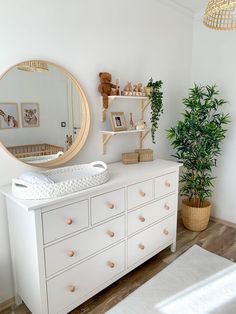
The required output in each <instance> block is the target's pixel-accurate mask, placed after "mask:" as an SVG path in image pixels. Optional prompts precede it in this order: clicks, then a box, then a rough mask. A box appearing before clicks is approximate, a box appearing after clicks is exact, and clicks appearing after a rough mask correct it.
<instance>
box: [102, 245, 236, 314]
mask: <svg viewBox="0 0 236 314" xmlns="http://www.w3.org/2000/svg"><path fill="white" fill-rule="evenodd" d="M108 313H109V314H149V313H156V314H236V264H234V263H233V262H231V261H229V260H227V259H225V258H222V257H220V256H218V255H216V254H213V253H210V252H208V251H206V250H204V249H202V248H200V247H199V246H197V245H195V246H193V247H192V248H191V249H189V250H188V251H187V252H185V253H184V254H183V255H181V256H180V257H179V258H178V259H176V260H175V261H174V262H173V263H172V264H171V265H169V266H167V267H166V268H165V269H164V270H163V271H161V272H160V273H158V274H157V275H156V276H154V277H153V278H152V279H151V280H149V281H148V282H146V283H145V284H144V285H143V286H141V287H140V288H138V289H137V290H135V291H134V292H133V293H131V294H130V295H129V296H128V297H127V298H125V299H124V300H123V301H121V302H120V303H118V304H117V305H116V306H115V307H113V308H112V309H111V310H109V311H108V312H107V314H108Z"/></svg>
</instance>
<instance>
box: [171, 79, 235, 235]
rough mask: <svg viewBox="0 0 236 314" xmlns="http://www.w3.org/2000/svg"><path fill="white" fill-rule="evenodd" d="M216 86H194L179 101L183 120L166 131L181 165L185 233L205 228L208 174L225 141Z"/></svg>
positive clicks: (226, 118)
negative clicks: (182, 108) (181, 105)
mask: <svg viewBox="0 0 236 314" xmlns="http://www.w3.org/2000/svg"><path fill="white" fill-rule="evenodd" d="M218 94H219V91H218V90H217V88H216V86H215V85H214V86H198V85H196V84H195V85H194V87H193V88H191V89H190V93H189V96H188V98H186V99H184V100H183V104H184V105H185V107H186V109H185V111H184V113H183V120H182V121H179V122H178V123H177V125H176V127H173V128H171V129H170V130H167V132H168V138H169V140H170V142H171V145H172V146H173V148H174V149H175V150H176V155H175V157H176V158H177V159H178V160H179V161H181V162H182V163H183V172H182V175H181V177H180V183H181V186H180V193H181V195H182V196H185V197H186V198H184V199H183V200H182V220H183V223H184V225H185V227H186V228H187V229H190V230H192V231H202V230H204V229H206V228H207V226H208V222H209V218H210V211H211V203H210V201H209V198H210V197H211V195H212V189H213V187H214V185H213V180H214V179H215V178H214V176H213V175H212V170H213V168H214V167H215V166H216V161H217V157H218V156H219V155H220V153H221V147H220V145H221V143H222V141H223V140H224V138H225V134H226V131H227V130H226V129H225V127H224V126H225V125H226V124H228V123H229V122H230V121H229V115H228V114H224V113H223V112H222V111H220V109H221V107H222V106H223V105H224V104H225V103H226V101H225V100H223V99H219V98H218Z"/></svg>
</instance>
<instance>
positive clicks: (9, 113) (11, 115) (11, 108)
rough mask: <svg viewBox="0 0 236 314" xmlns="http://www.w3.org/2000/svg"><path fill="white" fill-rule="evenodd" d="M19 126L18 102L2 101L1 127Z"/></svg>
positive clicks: (11, 127)
mask: <svg viewBox="0 0 236 314" xmlns="http://www.w3.org/2000/svg"><path fill="white" fill-rule="evenodd" d="M18 127H19V112H18V104H17V103H0V129H15V128H18Z"/></svg>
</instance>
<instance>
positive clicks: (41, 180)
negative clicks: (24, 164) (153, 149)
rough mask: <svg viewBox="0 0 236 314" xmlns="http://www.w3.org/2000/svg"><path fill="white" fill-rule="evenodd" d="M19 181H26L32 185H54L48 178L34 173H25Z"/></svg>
mask: <svg viewBox="0 0 236 314" xmlns="http://www.w3.org/2000/svg"><path fill="white" fill-rule="evenodd" d="M19 179H21V180H23V181H26V182H28V183H31V184H45V183H51V184H52V183H54V181H53V180H51V179H50V178H49V177H48V176H46V175H44V174H42V173H37V172H33V171H29V172H25V173H22V175H20V177H19Z"/></svg>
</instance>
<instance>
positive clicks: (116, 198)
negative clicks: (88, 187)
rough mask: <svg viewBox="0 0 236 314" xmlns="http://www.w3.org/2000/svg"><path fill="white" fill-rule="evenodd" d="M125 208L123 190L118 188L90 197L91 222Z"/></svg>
mask: <svg viewBox="0 0 236 314" xmlns="http://www.w3.org/2000/svg"><path fill="white" fill-rule="evenodd" d="M124 210H125V191H124V189H119V190H116V191H112V192H109V193H106V194H102V195H99V196H95V197H93V198H92V199H91V212H92V223H93V224H96V223H98V222H100V221H103V220H106V219H108V218H110V217H113V216H115V215H118V214H120V213H122V212H124Z"/></svg>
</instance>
